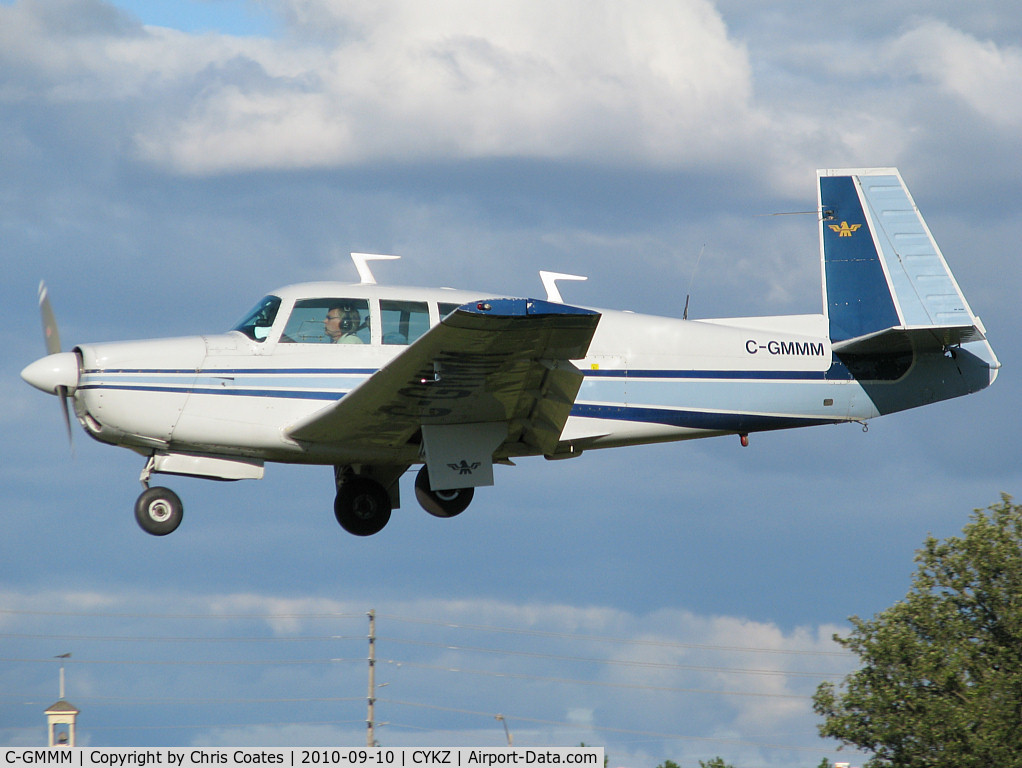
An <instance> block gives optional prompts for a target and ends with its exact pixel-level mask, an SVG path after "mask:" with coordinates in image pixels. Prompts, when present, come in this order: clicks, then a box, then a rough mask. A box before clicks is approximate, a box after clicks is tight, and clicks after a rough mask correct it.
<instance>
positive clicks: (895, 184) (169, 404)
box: [21, 168, 1000, 536]
mask: <svg viewBox="0 0 1022 768" xmlns="http://www.w3.org/2000/svg"><path fill="white" fill-rule="evenodd" d="M818 179H819V213H820V216H819V218H820V227H819V232H820V244H821V253H822V277H823V294H824V302H823V313H822V314H818V315H795V316H783V317H757V318H728V319H717V320H687V319H678V318H669V317H654V316H649V315H642V314H635V313H631V312H620V311H608V310H593V309H583V308H579V307H574V306H569V305H567V304H564V303H563V302H562V301H561V298H560V294H559V293H558V291H557V285H556V281H557V280H558V279H563V278H574V277H575V276H571V275H561V274H556V273H544V274H543V278H544V283H545V284H546V286H547V298H546V299H545V300H536V299H519V298H501V297H494V296H492V295H489V294H485V293H479V292H471V291H459V290H452V289H447V288H440V289H421V288H395V287H384V286H379V285H377V284H376V282H375V280H374V279H373V276H372V273H371V271H370V270H369V267H368V264H367V262H368V260H370V259H372V258H381V257H378V256H371V255H366V254H353V257H354V258H355V260H356V265H357V267H358V269H359V274H360V275H361V277H362V282H360V283H357V284H345V283H332V282H320V283H306V284H302V285H292V286H288V287H286V288H281V289H280V290H277V291H273V292H272V293H271V294H269V295H268V296H266V297H265V298H263V299H261V300H260V301H259V302H258V303H257V304H256V306H255V308H254V309H253V310H252V311H251V312H250V313H249V314H248V315H246V316H245V318H244V319H243V320H242V321H241V322H240V323H238V325H237V326H236V327H235V328H234V329H233V330H231V331H229V332H227V333H222V334H214V335H208V336H192V337H187V338H175V339H160V340H145V341H129V342H115V343H103V344H80V345H78V346H76V347H74V349H73V350H72V351H70V352H61V351H60V342H59V337H58V334H57V329H56V323H55V322H54V319H53V312H52V310H51V308H50V302H49V299H48V298H47V296H46V291H45V286H41V287H40V305H41V311H42V315H43V326H44V329H45V332H46V338H47V346H48V352H49V353H50V354H49V355H48V356H47V357H44V358H42V359H40V360H38V361H36V362H34V363H32V364H31V365H29V366H28V367H27V368H25V370H24V371H23V372H22V374H21V375H22V377H23V378H24V379H25V380H26V381H27V382H28V383H30V384H32V385H33V386H35V387H37V388H38V389H41V390H42V391H44V392H47V393H50V394H55V395H57V396H58V397H59V398H60V400H61V402H62V404H63V406H64V412H65V421H66V422H67V423H68V433H69V435H70V419H69V417H68V411H67V399H69V398H70V400H71V401H72V402H73V405H74V412H75V415H76V416H77V419H78V422H79V423H80V424H81V426H82V427H83V428H84V429H85V431H86V432H87V433H88V434H89V435H90V436H92V437H93V438H95V439H97V440H99V441H101V442H104V443H110V444H111V445H120V446H124V447H126V448H130V449H132V450H134V451H136V452H138V453H140V454H141V455H142V456H143V457H145V462H146V463H145V468H144V469H143V471H142V475H141V481H142V484H143V486H144V487H145V490H144V492H143V493H142V494H141V496H139V498H138V501H137V502H136V504H135V516H136V519H137V520H138V523H139V524H140V525H141V527H142V528H143V529H144V530H145V531H147V532H148V533H151V534H154V535H157V536H162V535H165V534H168V533H170V532H171V531H173V530H175V529H176V528H177V526H178V525H179V524H180V522H181V518H182V504H181V500H180V499H179V498H178V496H177V494H175V493H174V492H173V491H171V490H170V489H168V488H163V487H149V479H150V477H151V475H152V474H153V473H164V474H171V475H187V476H193V477H205V478H214V479H219V480H240V479H244V478H260V477H262V475H263V468H264V464H265V463H266V462H281V463H301V464H323V465H327V466H333V468H334V476H335V481H336V487H337V495H336V498H335V501H334V512H335V515H336V517H337V520H338V522H339V523H340V524H341V526H342V527H343V528H344V529H345V530H347V531H349V532H350V533H353V534H356V535H359V536H367V535H370V534H374V533H376V532H378V531H379V530H381V529H382V528H383V526H384V525H386V523H387V521H388V520H389V519H390V516H391V510H392V509H394V508H397V507H398V506H399V502H400V493H399V482H398V481H399V480H400V478H401V476H402V475H403V474H404V473H405V472H406V471H407V470H408V469H409V467H412V466H414V465H419V464H421V465H422V467H421V469H419V471H418V475H417V476H416V479H415V495H416V498H417V499H418V501H419V503H420V504H421V505H422V506H423V507H424V508H425V509H426V511H427V512H429V513H431V514H433V515H436V516H437V517H451V516H454V515H457V514H459V513H460V512H462V511H463V510H464V509H465V508H466V507H467V506H468V504H469V502H470V501H471V500H472V496H473V493H474V489H475V488H477V487H479V486H486V485H492V484H493V465H494V464H512V462H513V460H514V459H516V458H518V457H521V456H545V457H546V458H548V459H565V458H570V457H575V456H579V455H580V454H582V453H583V452H584V451H587V450H591V449H596V448H610V447H618V446H628V445H640V444H645V443H655V442H666V441H674V440H687V439H691V438H698V437H710V436H715V435H725V434H736V435H739V436H740V438H741V442H742V444H743V445H746V444H747V442H748V435H749V434H750V433H752V432H759V431H765V430H775V429H788V428H793V427H806V426H812V425H816V424H833V423H837V422H865V421H866V420H867V419H871V418H874V417H876V416H881V415H883V414H887V413H892V412H894V411H899V410H903V409H907V408H914V407H917V406H921V405H926V404H928V403H932V402H935V401H937V400H944V399H948V398H952V397H959V396H961V395H967V394H970V393H972V392H976V391H978V390H981V389H983V388H985V387H987V386H989V385H990V384H991V383H992V382H993V380H994V378H995V377H996V375H997V371H998V369H999V367H1000V363H999V362H998V361H997V358H996V356H995V355H994V352H993V350H992V349H991V347H990V345H989V343H988V342H987V340H986V332H985V330H984V328H983V325H982V323H981V322H980V320H979V318H978V317H976V315H974V314H973V312H972V310H971V309H970V307H969V304H968V302H967V301H966V300H965V297H964V296H963V295H962V292H961V290H960V289H959V287H958V284H957V283H956V281H955V279H954V277H953V276H952V274H951V272H950V270H949V269H948V266H947V263H946V262H945V261H944V257H943V256H942V255H941V252H940V250H939V249H938V247H937V244H936V242H934V239H933V237H932V235H931V234H930V231H929V229H928V228H927V226H926V224H925V223H924V221H923V219H922V217H921V216H920V214H919V211H918V209H917V208H916V206H915V203H914V201H913V200H912V197H911V196H910V195H909V192H908V189H907V188H906V187H905V184H904V182H903V181H902V179H901V175H900V174H899V173H898V171H897V170H896V169H893V168H885V169H860V170H840V171H839V170H824V171H819V172H818ZM382 258H394V257H382Z"/></svg>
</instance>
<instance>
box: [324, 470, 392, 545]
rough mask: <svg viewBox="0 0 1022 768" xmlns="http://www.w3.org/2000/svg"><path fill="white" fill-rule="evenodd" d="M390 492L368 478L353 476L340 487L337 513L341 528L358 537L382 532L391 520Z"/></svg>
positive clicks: (337, 498) (335, 513) (336, 507)
mask: <svg viewBox="0 0 1022 768" xmlns="http://www.w3.org/2000/svg"><path fill="white" fill-rule="evenodd" d="M390 512H391V507H390V494H388V493H387V490H386V489H385V488H384V487H383V486H382V485H380V484H379V483H377V482H375V481H373V480H370V479H369V478H366V477H350V478H348V479H346V480H345V481H344V483H343V484H342V485H341V487H340V488H338V489H337V497H336V498H335V499H334V516H335V517H336V518H337V522H338V523H340V524H341V528H343V529H344V530H346V531H347V532H348V533H351V534H354V535H355V536H372V535H373V534H374V533H379V532H380V531H382V530H383V527H384V526H385V525H386V524H387V521H389V520H390Z"/></svg>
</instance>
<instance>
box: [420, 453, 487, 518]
mask: <svg viewBox="0 0 1022 768" xmlns="http://www.w3.org/2000/svg"><path fill="white" fill-rule="evenodd" d="M475 490H476V489H475V488H453V489H451V490H449V491H434V490H431V489H430V487H429V470H428V469H427V467H426V465H425V464H423V465H422V469H420V470H419V473H418V474H417V475H416V476H415V498H416V500H417V501H418V502H419V505H420V506H421V507H422V508H423V509H424V510H426V511H427V512H429V513H430V514H431V515H433V516H434V517H454V516H455V515H460V514H461V513H462V512H464V511H465V510H466V509H467V508H468V505H469V504H471V503H472V497H473V496H474V495H475Z"/></svg>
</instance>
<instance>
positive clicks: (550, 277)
mask: <svg viewBox="0 0 1022 768" xmlns="http://www.w3.org/2000/svg"><path fill="white" fill-rule="evenodd" d="M539 279H540V280H542V281H543V287H544V288H546V300H547V301H552V302H554V303H556V304H563V303H564V299H562V298H561V292H560V290H558V288H557V281H558V280H588V279H589V278H588V277H583V276H582V275H566V274H564V273H563V272H543V271H540V273H539Z"/></svg>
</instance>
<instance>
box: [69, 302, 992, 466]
mask: <svg viewBox="0 0 1022 768" xmlns="http://www.w3.org/2000/svg"><path fill="white" fill-rule="evenodd" d="M272 295H273V296H275V297H277V298H279V299H280V300H281V303H280V306H279V309H278V311H277V318H276V320H277V321H276V322H274V323H273V324H272V325H271V327H270V329H269V332H268V334H267V335H266V336H265V338H263V339H260V340H256V339H253V338H249V337H248V336H246V335H245V334H243V333H242V332H240V331H232V332H229V333H226V334H216V335H209V336H194V337H185V338H172V339H158V340H148V341H138V342H117V343H106V344H86V345H80V346H79V347H77V348H76V350H77V352H78V354H80V355H81V359H82V369H81V378H80V383H79V385H78V394H77V397H76V400H75V404H76V411H77V414H78V417H79V420H80V422H81V424H82V426H83V427H84V428H85V429H86V431H87V432H88V433H89V434H90V435H92V436H93V437H95V438H96V439H98V440H101V441H103V442H108V443H113V444H118V445H123V446H127V447H132V448H136V449H138V450H140V451H142V452H151V451H153V450H157V451H171V452H186V453H200V454H208V455H210V456H223V457H239V458H243V459H254V460H257V461H272V462H301V463H318V464H345V463H350V462H367V463H374V462H375V463H378V462H388V463H402V462H406V463H409V464H410V463H415V462H417V461H419V460H420V456H419V455H418V447H417V446H415V445H408V446H406V447H405V449H404V451H399V452H395V451H392V450H391V451H388V452H386V454H384V455H379V456H372V455H366V453H365V451H364V449H363V450H362V451H360V452H359V453H358V454H357V455H352V454H351V452H350V451H349V450H348V449H347V447H346V446H345V445H343V444H329V443H315V444H310V443H303V442H301V441H298V440H295V439H293V438H291V437H289V436H288V434H287V432H286V430H285V429H284V427H285V426H286V425H289V424H293V423H295V422H297V421H300V420H301V419H303V418H306V417H308V416H310V415H311V414H313V413H315V412H316V411H318V410H319V409H321V408H322V407H323V406H324V405H325V404H327V403H330V402H334V401H336V400H338V399H339V398H341V397H343V396H344V395H345V394H346V393H347V392H349V391H351V390H352V389H353V388H355V387H356V386H357V385H359V384H360V383H362V382H363V381H365V380H366V379H367V378H368V377H370V376H371V375H373V374H374V373H375V372H376V371H377V370H379V369H380V368H382V367H383V366H385V365H386V364H387V363H388V362H390V361H391V360H392V359H393V358H394V357H395V356H396V355H398V354H399V353H400V352H401V351H402V350H403V349H404V348H405V347H406V344H405V340H404V339H401V340H400V341H399V342H395V341H390V342H389V343H384V341H383V334H382V333H379V332H374V331H373V330H372V329H374V328H377V327H380V328H382V326H383V320H382V315H381V309H380V308H381V305H382V306H387V303H388V302H391V303H393V304H398V303H401V302H406V303H407V302H415V303H417V304H419V305H421V306H422V307H423V308H424V309H425V310H426V312H427V313H428V324H429V326H432V325H435V324H436V323H437V322H439V320H440V318H441V317H442V316H443V314H446V313H447V312H448V311H450V310H451V309H452V308H454V307H456V306H458V305H461V304H470V303H472V302H476V301H483V300H486V299H487V297H488V294H481V293H469V292H463V291H453V290H449V289H439V290H436V289H434V290H433V291H429V290H425V289H419V288H414V289H413V288H395V287H384V286H376V285H361V284H344V283H308V284H303V285H296V286H290V287H288V288H284V289H281V290H279V291H276V292H274V294H272ZM334 299H360V300H364V301H365V302H366V305H367V307H368V309H369V322H368V328H369V329H370V330H369V332H368V334H367V339H366V341H365V342H363V343H360V344H337V343H326V340H325V338H323V337H322V336H321V335H315V336H314V337H310V338H309V339H308V340H307V341H302V342H285V341H284V340H283V339H282V336H284V327H285V324H286V323H285V319H286V318H287V317H288V316H289V314H290V313H291V311H292V310H293V308H294V307H295V306H296V305H298V304H300V303H302V302H310V301H321V300H328V301H329V300H334ZM445 310H446V311H445ZM597 311H598V312H599V313H600V321H599V325H598V326H597V330H596V333H595V335H594V337H593V340H592V343H591V345H590V347H589V352H588V354H587V355H586V357H585V358H584V359H581V360H577V361H574V362H575V364H576V366H577V367H578V368H579V369H580V371H581V373H582V375H583V377H584V378H583V383H582V386H581V389H580V391H579V394H578V396H577V398H576V400H575V403H574V405H573V406H572V408H571V415H570V417H569V418H568V421H567V423H566V425H565V427H564V430H563V433H562V435H561V438H560V441H559V443H558V449H557V451H556V452H555V453H554V454H551V458H556V457H559V456H570V455H577V454H579V453H580V452H581V451H583V450H589V449H594V448H606V447H616V446H626V445H636V444H642V443H652V442H663V441H672V440H684V439H690V438H699V437H707V436H712V435H721V434H731V433H733V434H748V433H751V432H759V431H765V430H773V429H784V428H790V427H802V426H811V425H814V424H830V423H836V422H845V421H864V420H866V419H870V418H873V417H875V416H878V415H880V414H881V413H883V412H886V411H882V410H881V406H878V404H877V403H875V402H874V400H873V399H872V398H871V397H870V394H869V393H868V392H867V389H868V388H872V389H874V390H875V389H877V388H887V389H892V388H896V387H898V386H899V384H900V385H901V386H902V388H905V389H915V388H917V385H918V384H919V383H920V381H922V380H931V379H932V381H930V383H929V385H928V386H929V390H930V392H931V393H932V395H930V396H928V397H929V398H930V399H932V400H936V399H942V398H944V397H951V396H957V395H960V394H966V393H967V392H968V391H975V389H978V388H981V387H982V386H985V385H986V384H989V382H990V377H991V375H992V372H991V370H990V368H989V367H988V365H987V364H986V363H984V362H982V361H979V360H978V359H977V360H976V370H975V371H974V375H973V376H971V377H961V376H956V377H955V378H959V379H962V378H964V381H959V382H958V383H957V385H954V384H952V385H951V386H950V387H949V386H948V381H947V378H948V377H947V375H946V373H947V372H946V371H943V370H942V369H943V368H946V367H951V366H953V367H954V368H955V370H956V372H957V371H958V370H959V369H961V367H962V360H961V359H959V360H955V361H952V360H951V359H950V358H948V357H947V356H945V355H943V354H940V355H930V356H929V357H930V358H933V359H928V357H927V355H925V354H922V353H916V354H913V353H912V352H911V351H906V353H905V355H904V359H903V360H902V361H901V363H900V364H895V365H889V366H888V368H889V370H886V371H877V372H875V373H873V374H872V376H873V377H874V378H872V379H869V380H867V381H865V382H864V381H860V380H859V379H857V378H856V377H855V375H854V366H852V368H851V369H850V368H849V365H847V364H846V363H845V362H843V361H842V360H841V359H840V358H839V357H837V356H835V355H834V353H833V351H832V347H831V342H830V339H829V338H828V337H827V321H826V318H825V317H824V316H823V315H795V316H779V317H759V318H734V319H717V320H681V319H677V318H669V317H656V316H650V315H643V314H638V313H631V312H622V311H612V310H597ZM425 327H428V326H422V327H421V328H420V330H424V329H425ZM313 339H314V340H313ZM459 394H460V391H459V390H458V388H457V386H454V385H452V386H450V387H447V386H446V385H445V383H444V382H443V381H441V382H439V383H438V384H437V385H436V386H435V389H434V397H439V398H450V399H451V400H456V399H457V398H458V397H459ZM920 404H921V403H920ZM903 407H911V406H910V405H908V404H905V405H904V406H903ZM517 455H522V454H521V453H518V454H517ZM510 457H511V456H505V457H498V458H510Z"/></svg>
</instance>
